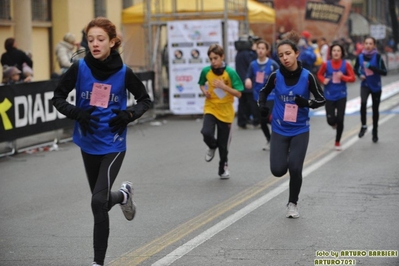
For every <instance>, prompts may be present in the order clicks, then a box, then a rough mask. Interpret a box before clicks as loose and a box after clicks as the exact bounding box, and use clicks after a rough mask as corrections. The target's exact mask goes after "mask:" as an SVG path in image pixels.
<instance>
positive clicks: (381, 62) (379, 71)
mask: <svg viewBox="0 0 399 266" xmlns="http://www.w3.org/2000/svg"><path fill="white" fill-rule="evenodd" d="M363 58H364V61H365V62H370V60H371V58H373V56H366V55H363ZM377 62H378V67H374V66H369V68H370V70H372V71H373V72H374V73H377V74H380V75H382V76H386V75H387V74H388V70H387V68H386V66H385V63H384V60H382V57H381V55H380V54H377ZM353 69H354V71H355V73H356V75H357V76H358V77H360V76H361V75H362V73H361V66H360V63H359V57H356V62H355V67H354V68H353Z"/></svg>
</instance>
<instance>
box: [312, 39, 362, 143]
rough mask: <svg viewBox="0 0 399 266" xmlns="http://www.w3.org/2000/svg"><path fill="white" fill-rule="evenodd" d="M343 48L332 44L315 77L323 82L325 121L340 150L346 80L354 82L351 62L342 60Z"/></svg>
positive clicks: (343, 55) (354, 77)
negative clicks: (334, 131) (333, 132)
mask: <svg viewBox="0 0 399 266" xmlns="http://www.w3.org/2000/svg"><path fill="white" fill-rule="evenodd" d="M344 57H345V50H344V48H343V47H342V46H341V45H340V44H333V45H332V46H331V49H330V58H331V60H328V61H327V62H324V63H323V64H322V65H321V67H320V69H319V71H318V72H317V78H318V79H319V81H320V82H321V83H322V84H324V97H325V98H326V106H325V107H326V116H327V123H328V124H329V125H330V126H332V127H333V129H336V130H337V132H336V135H335V149H336V150H337V151H340V150H341V144H340V141H341V136H342V132H343V131H344V116H345V108H346V99H347V86H346V83H347V82H355V80H356V76H355V73H354V72H353V69H352V66H351V64H350V63H349V62H348V61H346V60H343V59H342V58H344Z"/></svg>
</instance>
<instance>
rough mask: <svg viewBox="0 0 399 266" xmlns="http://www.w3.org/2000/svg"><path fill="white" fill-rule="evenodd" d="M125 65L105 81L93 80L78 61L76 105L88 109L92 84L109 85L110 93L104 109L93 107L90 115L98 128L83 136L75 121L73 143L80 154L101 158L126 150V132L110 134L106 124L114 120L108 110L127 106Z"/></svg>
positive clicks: (122, 108)
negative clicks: (79, 149)
mask: <svg viewBox="0 0 399 266" xmlns="http://www.w3.org/2000/svg"><path fill="white" fill-rule="evenodd" d="M125 74H126V65H123V67H122V68H121V70H119V71H118V72H116V73H115V74H113V75H112V76H110V77H109V78H108V79H106V80H97V79H96V78H94V77H93V75H92V74H91V70H90V69H89V67H88V66H87V64H86V62H85V61H84V60H83V59H82V60H80V61H79V72H78V77H77V81H76V86H75V89H76V106H77V107H80V108H82V109H84V110H87V109H89V108H91V106H90V97H91V93H92V88H93V84H94V83H101V84H109V85H111V93H110V98H109V102H108V107H107V108H102V107H96V108H95V110H94V111H93V113H92V115H93V116H97V117H99V118H100V121H99V122H98V126H99V127H98V129H95V128H92V129H93V131H94V134H90V133H88V132H87V133H86V136H84V135H83V134H82V132H81V130H80V127H79V123H78V122H75V128H74V133H73V141H74V142H75V143H76V145H78V146H79V147H80V148H81V149H82V150H83V151H84V152H86V153H89V154H94V155H102V154H107V153H112V152H122V151H125V150H126V130H125V131H124V132H123V133H122V135H118V134H117V132H116V133H112V132H111V128H110V127H109V125H108V122H109V120H110V119H111V118H113V117H115V116H116V114H114V113H113V112H112V111H111V110H112V109H120V110H125V109H126V105H127V92H126V86H125Z"/></svg>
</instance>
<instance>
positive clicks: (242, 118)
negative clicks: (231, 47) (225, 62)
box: [235, 37, 259, 129]
mask: <svg viewBox="0 0 399 266" xmlns="http://www.w3.org/2000/svg"><path fill="white" fill-rule="evenodd" d="M255 40H259V38H257V37H255V38H253V37H251V38H245V37H244V38H241V39H240V40H239V41H237V42H235V46H236V50H237V55H236V58H235V67H236V72H237V74H238V76H239V77H240V78H241V81H242V83H243V84H244V83H245V79H246V77H247V71H248V67H249V64H250V63H251V62H252V61H253V60H256V58H257V54H256V44H255V43H253V42H254V41H255ZM251 102H253V93H252V89H244V91H243V92H242V94H241V97H240V98H239V99H238V111H237V125H238V126H239V127H240V128H244V129H245V128H247V123H248V122H250V117H251V115H253V114H252V113H251ZM255 123H257V124H259V121H255Z"/></svg>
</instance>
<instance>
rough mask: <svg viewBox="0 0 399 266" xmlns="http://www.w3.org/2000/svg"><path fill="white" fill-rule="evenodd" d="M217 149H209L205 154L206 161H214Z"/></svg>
mask: <svg viewBox="0 0 399 266" xmlns="http://www.w3.org/2000/svg"><path fill="white" fill-rule="evenodd" d="M215 151H216V149H208V150H207V151H206V154H205V161H207V162H210V161H212V159H213V157H215Z"/></svg>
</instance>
